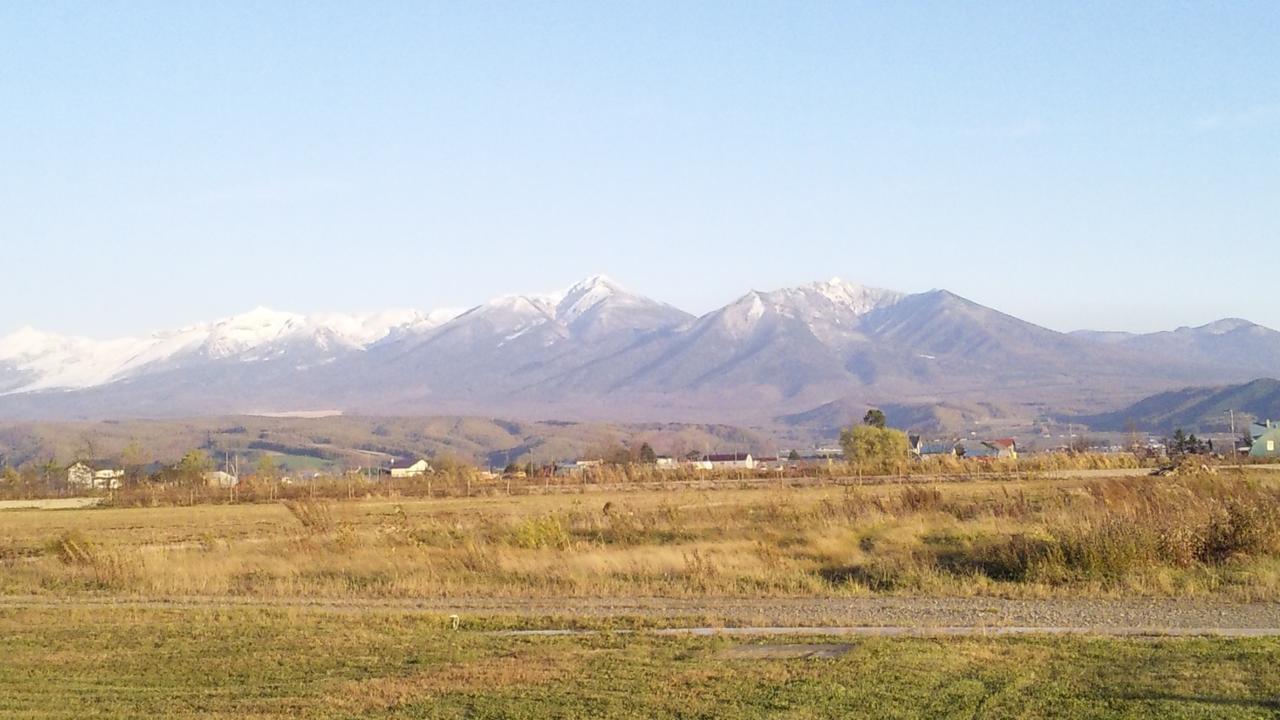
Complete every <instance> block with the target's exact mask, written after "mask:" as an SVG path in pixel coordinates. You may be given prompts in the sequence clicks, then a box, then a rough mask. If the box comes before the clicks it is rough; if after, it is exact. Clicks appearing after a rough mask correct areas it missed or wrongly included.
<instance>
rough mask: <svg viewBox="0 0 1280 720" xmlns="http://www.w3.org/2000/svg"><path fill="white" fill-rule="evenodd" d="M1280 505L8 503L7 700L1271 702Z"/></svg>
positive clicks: (1074, 493)
mask: <svg viewBox="0 0 1280 720" xmlns="http://www.w3.org/2000/svg"><path fill="white" fill-rule="evenodd" d="M1277 508H1280V477H1277V474H1276V473H1272V472H1261V471H1258V472H1253V471H1251V472H1249V473H1223V474H1220V475H1205V476H1191V477H1168V478H1152V477H1132V476H1129V477H1107V478H1098V477H1092V476H1089V477H1072V478H1061V477H1053V478H1051V477H1044V476H1041V477H1037V478H1032V479H1011V478H1001V477H984V478H978V479H973V480H956V481H952V482H946V483H938V484H932V483H929V482H927V481H926V482H920V483H913V484H900V483H886V484H878V485H877V484H869V485H858V486H840V485H803V486H789V485H776V486H771V487H755V486H753V487H725V486H721V487H718V488H716V489H694V488H683V489H676V490H666V491H655V490H646V489H632V490H628V491H625V492H623V491H619V492H610V491H599V492H584V493H579V494H571V493H549V494H537V495H514V496H504V495H486V496H481V497H448V498H432V499H420V498H414V499H401V500H395V499H387V498H375V499H364V500H350V501H337V502H334V501H306V500H300V501H291V502H289V503H282V502H275V503H266V502H264V503H244V504H223V505H216V504H198V505H193V506H185V507H132V508H120V507H114V508H113V507H97V508H85V509H69V510H8V511H3V512H0V717H37V718H40V717H45V718H53V717H76V718H79V717H86V716H102V717H141V716H151V717H178V718H182V717H197V716H199V717H228V718H230V717H236V718H241V717H248V718H255V717H256V718H271V717H299V716H305V717H356V716H361V717H548V716H550V717H583V718H588V717H590V718H596V717H648V718H666V717H672V718H675V717H747V718H750V717H776V716H788V717H877V718H879V717H921V716H929V717H948V716H959V717H975V716H977V717H1064V718H1083V717H1115V716H1130V717H1148V716H1159V717H1175V718H1179V717H1214V718H1217V717H1242V718H1244V717H1275V716H1276V714H1277V713H1280V679H1277V678H1280V675H1277V674H1276V673H1275V672H1274V668H1275V667H1276V666H1280V636H1278V635H1280V602H1277V600H1278V599H1280V514H1278V512H1280V511H1278V510H1277ZM452 615H456V616H458V618H457V623H458V627H457V629H456V630H455V629H453V620H451V618H450V616H452ZM544 630H545V631H563V630H573V631H575V632H577V633H578V634H570V635H559V634H548V635H531V634H511V631H519V632H521V633H523V632H526V631H544ZM691 630H692V631H693V632H690V631H691ZM582 631H586V632H582Z"/></svg>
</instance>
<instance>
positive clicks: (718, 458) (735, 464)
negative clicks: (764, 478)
mask: <svg viewBox="0 0 1280 720" xmlns="http://www.w3.org/2000/svg"><path fill="white" fill-rule="evenodd" d="M702 460H703V462H704V463H709V464H710V465H711V468H712V469H713V470H754V469H755V467H756V461H755V459H754V458H752V457H751V453H730V454H728V455H724V454H721V455H708V456H706V457H705V458H703V459H702Z"/></svg>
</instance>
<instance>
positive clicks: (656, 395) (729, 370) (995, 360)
mask: <svg viewBox="0 0 1280 720" xmlns="http://www.w3.org/2000/svg"><path fill="white" fill-rule="evenodd" d="M1259 367H1273V368H1274V367H1280V333H1277V332H1275V331H1274V330H1270V329H1269V328H1265V327H1263V326H1260V325H1257V324H1254V323H1250V322H1249V321H1246V320H1240V319H1235V318H1227V319H1224V320H1221V321H1217V322H1215V323H1210V324H1209V325H1205V326H1200V327H1198V328H1179V329H1177V330H1172V331H1168V332H1166V333H1150V334H1146V335H1140V334H1124V333H1120V334H1117V333H1089V332H1076V333H1060V332H1057V331H1054V330H1051V329H1048V328H1044V327H1041V326H1038V325H1035V324H1033V323H1029V322H1026V321H1024V320H1021V319H1019V318H1017V317H1016V316H1015V315H1012V314H1008V313H1005V312H1001V311H998V310H995V309H992V308H988V307H986V306H983V305H981V304H980V303H976V302H974V301H972V300H969V299H966V298H964V297H961V296H959V295H956V294H954V293H951V292H949V291H946V290H941V289H939V290H931V291H927V292H921V293H914V294H908V293H901V292H897V291H894V290H887V289H881V288H874V287H868V286H864V285H859V284H856V283H850V282H846V281H843V280H840V279H839V278H832V279H830V280H826V281H819V282H813V283H809V284H805V285H800V286H796V287H789V288H780V289H777V290H771V291H758V290H751V291H748V292H746V293H745V294H743V295H742V296H740V297H738V298H736V299H734V300H733V301H731V302H730V303H728V304H726V305H725V306H723V307H720V308H717V309H714V310H712V311H710V312H707V313H704V314H702V315H700V316H694V315H692V314H690V313H687V312H685V311H683V310H680V309H678V308H675V307H673V306H671V305H669V304H666V303H663V302H660V301H658V300H655V299H652V298H649V297H646V296H644V295H640V294H636V293H633V292H631V291H629V290H627V289H626V288H624V287H623V286H622V285H620V284H619V283H617V282H615V281H613V280H611V279H610V278H608V277H607V276H604V275H593V276H591V277H588V278H585V279H584V280H582V281H579V282H577V283H574V284H573V285H571V286H569V287H568V288H565V289H563V290H560V291H556V292H552V293H543V294H512V295H501V296H498V297H495V298H493V299H491V300H489V301H487V302H485V303H482V304H480V305H477V306H474V307H471V308H468V309H466V310H462V311H458V310H439V311H427V312H423V311H418V310H390V311H385V312H381V313H352V314H342V313H327V314H324V313H321V314H311V315H303V314H298V313H289V312H282V311H276V310H270V309H267V308H255V309H253V310H250V311H248V312H246V313H241V314H240V315H234V316H231V317H229V318H224V319H222V320H217V321H213V322H207V323H197V324H193V325H190V326H187V327H184V328H179V329H177V330H171V331H163V332H160V333H155V334H153V335H151V336H149V337H147V338H122V339H115V340H89V339H85V338H74V337H65V336H59V335H54V334H51V333H41V332H40V331H38V330H34V329H24V330H20V331H18V332H17V333H13V334H11V335H9V336H5V337H4V338H0V416H5V417H15V418H23V417H27V416H38V417H42V418H50V419H57V418H64V417H74V418H79V417H85V418H88V417H116V416H126V417H134V416H141V417H146V416H153V415H157V414H163V415H165V416H170V417H172V416H180V415H207V414H229V413H230V414H234V413H237V412H245V411H248V410H250V409H252V410H262V409H264V408H268V407H269V408H272V409H276V410H281V411H286V410H307V409H316V408H324V409H328V408H341V409H344V410H347V411H351V412H367V413H375V414H404V413H418V412H430V413H440V412H449V413H486V414H498V413H506V414H512V415H515V416H521V417H558V418H567V419H572V418H592V419H607V418H611V417H619V418H622V419H628V420H665V419H681V420H690V421H696V422H713V421H722V420H723V421H726V422H741V421H760V422H771V421H773V420H775V419H777V418H780V417H789V416H797V415H801V416H803V414H804V413H806V412H807V411H811V410H816V409H819V408H822V407H824V406H828V407H840V406H831V405H830V404H831V403H832V402H834V401H837V400H839V401H841V402H842V403H848V402H855V403H863V402H865V403H874V404H881V405H895V406H901V407H903V408H928V407H934V406H936V407H940V408H944V409H945V408H948V407H950V408H954V407H976V406H979V405H982V406H992V407H994V406H1000V407H1014V406H1017V407H1028V408H1029V407H1035V408H1037V412H1052V413H1056V414H1062V415H1072V414H1074V415H1082V414H1088V413H1098V412H1103V411H1106V410H1111V409H1114V408H1115V407H1116V406H1117V405H1118V404H1120V403H1123V402H1128V401H1133V400H1137V399H1140V398H1141V397H1143V396H1145V395H1149V394H1152V393H1155V392H1159V391H1163V390H1169V389H1173V388H1177V387H1184V386H1187V385H1193V384H1202V385H1207V384H1227V383H1232V382H1239V381H1243V380H1246V379H1249V378H1250V377H1257V376H1258V375H1260V374H1265V373H1259V372H1258V368H1259ZM912 412H916V411H915V410H912ZM921 412H925V411H921ZM948 412H950V411H948ZM1028 412H1030V411H1028ZM829 414H830V412H827V413H826V414H825V415H824V414H823V413H818V414H817V415H813V416H806V417H815V418H816V417H825V416H827V415H829ZM951 414H952V415H955V413H951Z"/></svg>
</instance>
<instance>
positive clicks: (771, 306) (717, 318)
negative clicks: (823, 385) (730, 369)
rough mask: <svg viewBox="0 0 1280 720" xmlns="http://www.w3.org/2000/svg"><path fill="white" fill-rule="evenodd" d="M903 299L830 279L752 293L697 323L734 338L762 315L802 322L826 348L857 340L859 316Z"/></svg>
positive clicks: (744, 333) (748, 331) (743, 334)
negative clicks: (826, 345) (720, 327)
mask: <svg viewBox="0 0 1280 720" xmlns="http://www.w3.org/2000/svg"><path fill="white" fill-rule="evenodd" d="M903 297H904V296H903V295H902V294H901V293H897V292H894V291H892V290H882V289H879V288H870V287H864V286H862V285H857V284H855V283H851V282H846V281H844V280H841V279H840V278H832V279H831V280H828V281H826V282H816V283H811V284H809V285H802V286H800V287H794V288H783V289H781V290H773V291H771V292H758V291H752V292H750V293H748V294H746V295H744V296H743V297H741V298H739V299H738V300H737V301H735V302H733V303H732V304H730V305H728V306H726V307H724V308H722V309H721V310H718V311H716V312H715V313H712V314H710V315H707V316H704V317H703V318H702V319H700V320H699V323H715V324H719V325H720V326H722V327H723V329H724V331H725V332H726V333H727V334H728V335H729V336H730V337H734V338H742V337H746V336H747V335H750V334H751V333H752V332H754V331H755V329H756V327H757V326H758V325H759V323H761V322H762V321H763V320H764V319H765V318H766V316H770V315H776V316H778V317H780V318H786V319H790V320H797V321H800V322H802V323H804V324H805V325H806V326H807V327H808V328H809V330H810V331H811V332H812V333H813V334H814V336H815V337H817V338H818V339H820V340H822V341H823V342H824V343H827V344H829V345H835V344H839V343H841V342H843V341H846V340H849V339H852V338H855V337H857V326H858V322H859V320H860V319H861V318H862V316H864V315H866V314H867V313H869V312H871V311H872V310H876V309H878V308H882V307H887V306H889V305H892V304H894V303H896V302H898V301H899V300H901V299H902V298H903Z"/></svg>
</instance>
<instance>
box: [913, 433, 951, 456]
mask: <svg viewBox="0 0 1280 720" xmlns="http://www.w3.org/2000/svg"><path fill="white" fill-rule="evenodd" d="M907 440H908V442H909V443H910V446H911V455H912V457H914V458H915V459H917V460H923V459H924V458H927V457H955V454H956V445H955V443H948V442H927V441H925V439H924V438H923V437H921V436H920V435H908V436H907Z"/></svg>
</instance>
